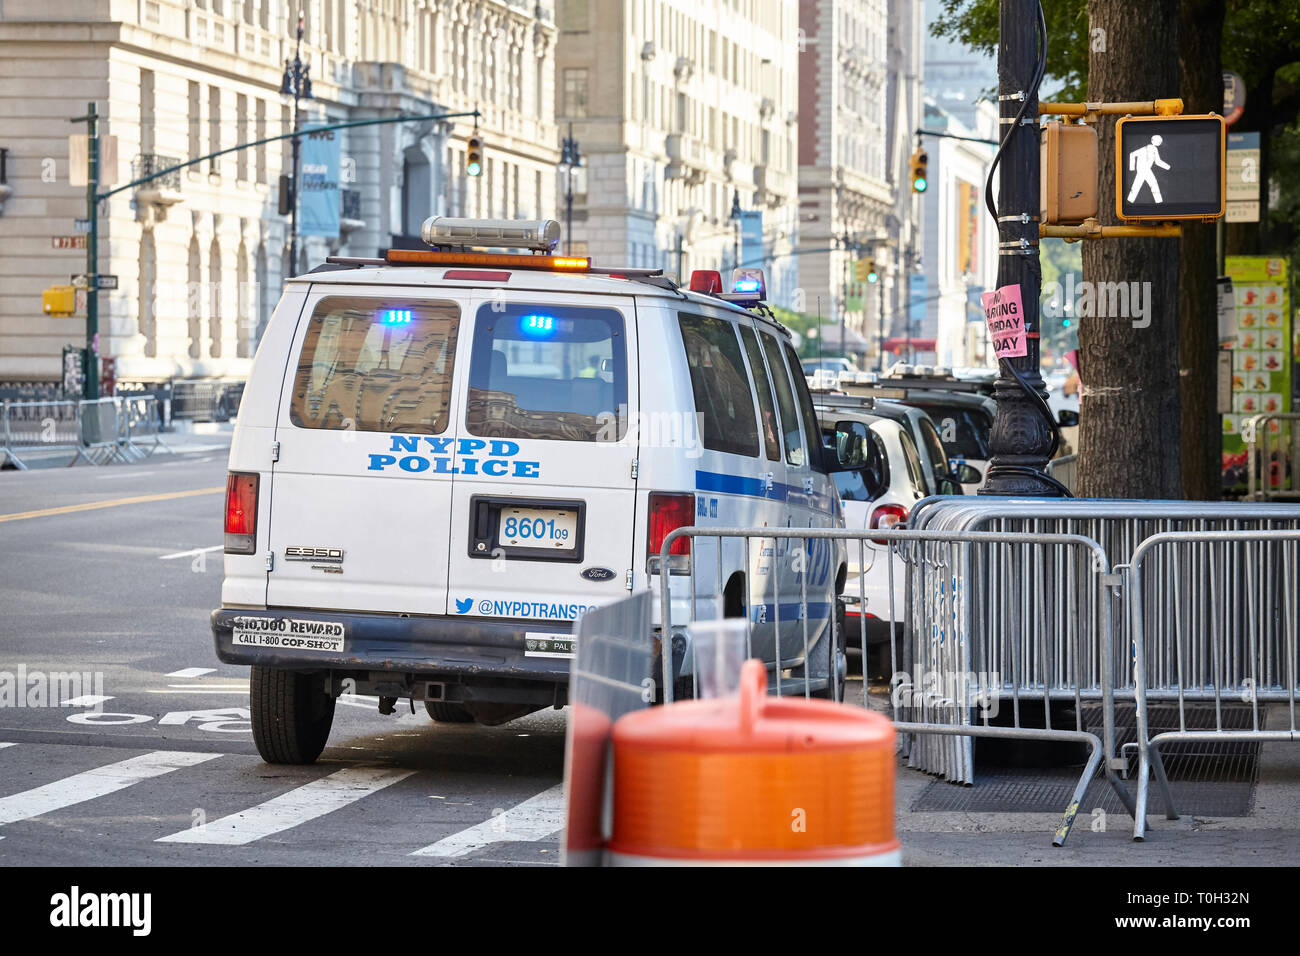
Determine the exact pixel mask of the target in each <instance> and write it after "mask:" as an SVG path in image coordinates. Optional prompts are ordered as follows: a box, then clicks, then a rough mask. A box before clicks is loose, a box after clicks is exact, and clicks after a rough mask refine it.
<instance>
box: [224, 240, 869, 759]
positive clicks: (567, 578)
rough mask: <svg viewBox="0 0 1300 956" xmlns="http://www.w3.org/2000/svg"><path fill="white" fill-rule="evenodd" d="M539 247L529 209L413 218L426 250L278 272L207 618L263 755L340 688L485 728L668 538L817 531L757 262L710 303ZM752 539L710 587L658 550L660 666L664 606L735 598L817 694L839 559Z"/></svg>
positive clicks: (784, 348)
mask: <svg viewBox="0 0 1300 956" xmlns="http://www.w3.org/2000/svg"><path fill="white" fill-rule="evenodd" d="M558 235H559V227H558V224H556V223H555V222H554V221H551V220H544V221H541V222H532V223H518V222H511V221H504V220H464V219H446V218H434V219H430V220H428V221H427V222H426V223H425V224H424V228H423V237H424V239H425V241H426V242H427V243H429V245H430V247H431V248H430V249H428V250H396V249H395V250H389V251H388V253H387V254H386V256H385V257H384V258H383V259H332V260H329V263H328V264H327V265H326V266H323V267H321V268H319V269H317V270H315V271H313V272H312V273H310V274H308V275H305V276H300V277H298V278H296V279H292V280H290V281H289V282H288V283H287V285H286V287H285V291H284V294H283V297H282V298H281V300H280V303H279V305H278V306H277V308H276V309H275V312H274V314H273V315H272V317H271V319H270V321H269V323H268V325H267V327H266V331H265V334H264V335H263V337H262V341H261V344H260V347H259V349H258V352H257V357H256V359H255V361H254V363H253V369H252V372H251V375H250V377H249V381H248V384H247V387H246V388H245V391H244V395H243V402H242V405H241V408H240V413H239V418H238V421H237V423H236V426H235V433H234V440H233V443H232V446H231V451H230V474H229V479H228V485H227V498H226V519H225V522H226V523H225V553H226V558H225V567H226V576H225V581H224V586H223V589H222V607H221V608H219V609H218V610H216V611H214V612H213V614H212V630H213V636H214V640H215V644H216V651H217V655H218V657H219V658H220V659H221V660H222V661H224V662H226V663H232V664H246V665H251V667H252V681H251V684H252V723H253V733H254V738H255V740H256V742H257V746H258V749H259V751H260V752H261V754H262V756H263V757H264V758H265V759H266V760H268V761H271V762H280V763H307V762H311V761H313V760H315V759H316V757H317V756H318V755H319V753H320V751H321V750H322V748H323V747H324V745H325V741H326V738H327V736H328V734H329V729H330V724H331V722H332V719H333V711H334V701H335V699H336V698H337V697H338V696H339V695H340V694H342V693H355V694H367V695H374V696H377V697H378V698H379V709H380V711H381V712H383V713H391V712H393V710H394V707H395V704H396V702H397V701H398V700H400V699H410V700H411V701H412V702H414V701H417V700H418V701H423V702H425V706H426V708H427V710H428V711H429V714H430V716H432V717H433V718H434V719H435V720H443V721H469V720H477V721H479V722H480V723H485V724H494V723H501V722H504V721H507V720H511V719H514V718H515V717H518V716H522V715H523V714H525V713H528V712H531V711H533V710H536V709H539V708H541V707H546V706H555V707H560V706H562V705H564V703H565V702H566V699H567V698H566V693H567V682H568V678H569V667H570V658H571V657H572V653H573V645H572V640H573V639H572V636H571V633H572V624H573V622H574V620H575V619H576V618H578V616H579V615H581V614H582V613H583V611H584V610H586V609H587V608H589V607H592V606H595V605H600V604H604V603H607V602H610V601H613V600H616V599H617V598H619V597H620V596H622V595H624V594H626V593H627V591H629V590H631V589H634V588H638V589H639V588H645V587H650V588H652V589H653V590H654V591H655V592H657V582H658V574H657V572H658V555H659V551H660V547H661V544H662V542H663V540H664V537H665V536H666V535H667V534H668V533H669V532H670V531H672V530H674V529H676V528H679V527H683V526H687V525H692V524H695V525H701V526H714V527H725V526H743V527H764V526H767V527H787V526H790V527H814V528H821V527H833V526H842V523H843V521H842V517H841V511H840V503H839V497H838V495H837V494H836V493H835V486H834V483H833V482H832V481H831V480H830V477H829V475H828V470H830V471H833V470H834V469H835V468H836V467H838V463H835V462H827V461H826V460H825V459H826V453H825V452H824V451H823V448H822V444H821V440H820V435H819V432H818V427H817V421H816V415H815V413H814V411H813V405H812V402H811V399H810V397H809V393H808V390H807V387H806V383H805V381H804V377H803V373H802V370H801V368H800V366H799V361H798V359H797V358H796V356H795V353H794V351H793V349H792V348H791V345H790V337H789V334H788V333H787V332H786V331H785V330H784V329H783V328H782V327H781V326H780V325H779V324H778V323H776V322H775V321H774V320H773V319H772V318H771V317H770V314H764V313H765V312H766V310H765V309H763V308H762V306H761V299H762V297H763V289H762V282H763V280H762V274H761V272H760V271H759V270H737V272H738V274H739V275H738V278H737V279H736V284H737V285H738V286H739V288H740V291H739V292H738V293H735V294H731V295H723V294H722V293H721V278H720V276H719V275H718V274H717V273H716V272H713V273H697V274H696V275H695V276H693V277H692V278H693V282H692V285H693V286H698V287H699V288H700V289H701V290H702V291H698V292H697V291H690V290H682V289H679V288H678V287H677V286H676V285H675V284H674V283H673V282H671V281H670V280H668V279H667V278H665V277H663V276H662V275H661V274H659V273H658V272H655V271H650V270H608V269H606V270H597V269H595V268H594V267H593V266H592V265H591V263H590V262H589V261H588V260H586V259H584V258H568V257H562V256H554V255H551V254H549V253H550V251H551V250H552V249H553V248H554V245H555V243H556V241H557V239H558ZM473 247H496V248H513V249H526V250H531V252H530V253H525V254H519V253H489V252H483V251H472V250H473ZM729 298H731V299H738V300H746V301H745V303H744V304H748V305H750V306H751V308H749V309H747V308H742V307H741V304H738V303H737V302H734V301H728V299H729ZM767 544H768V545H769V546H768V547H763V548H753V549H752V551H753V555H752V558H751V562H752V565H751V567H748V568H747V567H745V561H744V557H743V556H742V545H741V544H740V542H739V541H736V542H734V547H733V546H732V545H730V544H729V545H725V546H724V549H723V550H724V553H723V566H724V572H725V573H724V577H723V580H724V582H725V584H724V593H723V600H722V601H715V598H716V588H715V586H714V584H713V581H714V572H715V569H716V566H717V563H718V561H717V558H718V555H717V550H716V549H717V545H716V543H715V542H714V541H710V540H708V539H700V540H698V541H696V542H694V543H693V544H692V542H691V541H690V540H688V539H682V540H680V541H678V542H677V543H676V545H674V547H673V552H674V553H673V557H672V558H671V559H670V562H671V565H672V570H673V571H674V572H679V573H678V574H676V575H675V576H674V577H673V578H672V579H670V580H671V581H672V585H673V588H672V593H673V595H674V598H673V602H672V603H673V605H674V608H673V611H674V613H673V618H672V620H673V625H674V627H673V628H672V630H673V632H674V635H675V636H674V639H673V640H672V641H671V642H670V645H671V646H672V647H673V648H674V651H675V653H674V654H673V657H672V660H671V668H672V672H673V674H674V675H676V677H677V679H683V680H684V679H688V678H689V668H690V663H689V662H690V659H691V656H690V655H689V654H688V653H686V650H687V649H686V647H685V646H684V642H683V634H682V628H681V626H680V625H681V624H682V623H684V622H686V621H687V620H689V618H690V607H689V602H690V601H691V596H692V594H693V595H694V600H695V602H696V604H695V611H696V616H698V617H700V618H708V617H712V616H715V610H714V609H715V608H716V606H717V605H718V604H723V605H724V606H725V613H726V614H727V615H736V616H743V615H744V614H745V613H746V611H748V613H749V617H750V620H751V622H752V624H753V634H754V653H755V655H756V656H763V657H765V658H766V659H768V660H775V651H776V648H775V643H776V635H775V633H774V626H773V624H772V623H770V622H771V621H773V620H774V619H775V618H776V616H777V608H776V607H774V602H775V601H777V600H778V599H779V600H780V602H781V607H780V615H781V621H782V624H781V628H782V635H781V643H782V646H781V662H782V667H783V668H785V667H789V666H791V665H794V666H795V667H796V668H797V667H800V666H804V665H805V663H806V666H807V669H808V673H809V674H810V675H812V676H813V677H814V678H819V677H820V678H824V679H823V680H821V682H820V684H818V685H817V686H822V687H825V686H828V685H829V684H830V682H831V675H832V672H834V673H835V674H836V675H838V673H839V668H840V666H842V662H840V661H838V660H832V657H831V654H830V651H829V650H828V648H829V647H830V640H829V637H828V636H826V637H824V635H827V632H828V630H829V628H828V627H827V622H828V621H829V620H830V619H831V617H832V616H833V615H832V614H831V613H830V612H831V610H832V609H833V608H834V606H835V600H836V597H837V595H838V594H839V592H840V590H841V589H842V586H843V582H844V577H845V573H846V572H845V556H844V550H843V546H842V544H840V543H839V542H829V541H824V542H819V543H817V542H815V543H814V546H813V547H812V548H811V550H810V552H809V553H808V554H807V555H806V556H805V557H804V558H803V559H802V560H800V561H792V560H785V559H786V558H788V556H789V555H788V551H789V542H788V541H784V540H781V541H776V542H772V540H771V539H767ZM692 552H694V553H693V554H692ZM692 562H694V563H695V565H697V566H698V568H699V571H698V573H697V574H696V575H695V580H694V588H693V589H692V587H691V584H692V581H691V576H690V575H689V574H688V573H680V572H684V571H689V569H690V568H691V567H692V566H693V564H692ZM801 574H806V575H807V577H808V580H807V586H808V593H809V595H810V597H809V601H808V609H809V610H808V618H809V622H810V624H811V625H812V627H811V629H810V634H811V639H810V643H809V646H810V647H812V648H814V649H815V650H816V651H817V652H818V654H820V657H818V656H817V655H816V654H810V660H809V661H808V662H804V660H803V657H804V654H803V647H804V644H803V631H802V621H801V620H800V619H799V613H798V612H797V608H798V607H799V604H798V603H795V602H799V598H800V594H801V588H802V586H803V581H802V580H801V578H800V577H799V575H801ZM778 588H779V593H778V591H777V589H778ZM651 639H652V638H651V636H650V635H647V640H651ZM818 642H820V643H818ZM821 657H824V658H826V660H825V663H824V664H822V665H819V664H818V663H817V662H818V660H820V659H821ZM656 673H660V671H659V670H658V669H657V670H656ZM799 683H800V686H801V687H802V684H803V682H802V680H801V681H800V682H799Z"/></svg>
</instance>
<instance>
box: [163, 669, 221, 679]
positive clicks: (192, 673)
mask: <svg viewBox="0 0 1300 956" xmlns="http://www.w3.org/2000/svg"><path fill="white" fill-rule="evenodd" d="M215 672H216V668H215V667H182V668H181V669H180V670H178V671H172V672H171V673H170V674H166V675H164V676H165V677H202V676H203V675H204V674H212V673H215Z"/></svg>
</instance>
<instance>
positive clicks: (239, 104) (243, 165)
mask: <svg viewBox="0 0 1300 956" xmlns="http://www.w3.org/2000/svg"><path fill="white" fill-rule="evenodd" d="M235 135H236V136H237V137H239V141H240V142H245V143H246V142H248V97H247V96H245V95H244V94H243V93H239V94H237V95H236V96H235ZM235 176H236V178H238V179H239V180H240V181H241V182H247V181H248V150H246V149H241V150H240V151H239V152H237V153H235Z"/></svg>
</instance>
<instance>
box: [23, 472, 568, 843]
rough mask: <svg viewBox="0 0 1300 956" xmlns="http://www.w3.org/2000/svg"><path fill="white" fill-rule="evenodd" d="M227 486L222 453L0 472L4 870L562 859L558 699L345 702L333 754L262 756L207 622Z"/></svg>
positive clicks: (238, 682)
mask: <svg viewBox="0 0 1300 956" xmlns="http://www.w3.org/2000/svg"><path fill="white" fill-rule="evenodd" d="M224 482H225V455H224V454H206V455H197V456H188V457H187V456H177V457H173V456H167V455H159V456H158V457H157V458H154V459H151V460H149V461H147V462H144V463H141V464H138V465H133V466H121V467H104V468H89V467H76V468H59V469H44V470H40V471H31V472H27V473H22V474H15V473H12V472H7V473H5V474H3V475H0V609H2V610H0V866H2V865H17V864H29V865H32V864H35V865H41V864H50V865H74V866H75V865H99V864H104V863H115V864H119V865H131V864H142V863H150V864H159V863H166V864H194V865H204V866H222V865H232V864H280V865H321V864H327V865H338V864H345V865H347V864H352V865H381V864H382V865H393V864H398V863H405V864H414V865H428V864H438V863H444V864H483V863H490V864H502V863H510V864H537V865H547V864H550V865H556V864H558V862H559V830H560V827H561V825H562V818H561V808H562V804H561V801H560V797H559V789H558V787H559V783H560V779H561V776H562V768H563V750H564V720H563V715H562V714H561V713H558V712H556V711H548V712H544V713H540V714H535V715H533V716H531V717H528V718H525V719H522V720H518V721H514V722H512V723H510V724H508V725H506V726H504V727H498V728H483V727H477V726H474V725H470V726H468V727H467V726H456V725H437V724H434V723H433V722H432V721H431V720H430V719H429V718H428V717H427V715H426V714H425V713H424V710H423V708H422V707H418V705H417V711H416V713H415V714H411V713H410V712H409V710H408V711H402V710H399V713H398V714H397V715H393V716H389V717H385V716H382V715H380V714H379V713H378V711H377V708H376V703H375V701H374V699H373V698H345V699H343V700H342V701H340V705H339V706H338V708H337V711H336V716H335V720H334V729H333V733H332V734H331V737H330V746H329V747H328V748H327V749H326V751H325V753H324V754H323V755H322V757H321V759H320V761H319V762H318V763H317V764H316V765H314V766H311V767H282V766H272V765H268V764H265V763H263V762H262V760H261V758H260V757H259V756H258V755H257V752H256V749H255V748H254V746H253V742H252V734H251V731H250V730H249V725H248V721H247V716H248V672H247V669H245V668H238V667H232V666H228V665H225V664H221V663H220V662H218V661H217V659H216V657H215V655H214V653H213V649H212V639H211V633H210V631H209V629H208V614H209V612H210V611H211V609H212V608H214V607H216V606H218V605H219V603H220V594H221V577H222V554H221V547H220V542H221V507H222V493H221V492H222V490H223V488H224ZM130 499H139V500H130ZM92 506H93V507H92ZM18 515H23V516H22V517H15V516H18ZM20 669H21V670H20ZM72 673H75V674H82V675H85V677H84V678H83V679H82V680H80V681H79V682H77V684H76V685H69V686H68V687H65V688H62V693H63V694H65V695H66V694H67V692H68V691H69V690H75V691H79V693H77V694H76V695H75V696H74V698H73V700H74V702H73V703H71V704H68V703H67V702H66V701H62V702H60V704H59V705H58V706H50V703H51V702H50V700H49V699H48V697H52V696H54V694H53V692H52V691H51V692H50V693H49V694H48V696H47V699H45V700H40V699H38V698H36V697H34V696H33V694H35V693H36V689H37V688H40V687H49V686H51V684H50V679H49V677H50V675H56V674H72ZM24 675H25V680H20V677H23V676H24ZM6 680H7V681H8V683H9V694H8V699H5V696H4V689H5V688H4V682H5V681H6ZM55 680H57V678H56V679H55ZM18 688H22V689H23V690H24V691H25V694H18V693H15V690H16V689H18ZM99 698H102V699H99Z"/></svg>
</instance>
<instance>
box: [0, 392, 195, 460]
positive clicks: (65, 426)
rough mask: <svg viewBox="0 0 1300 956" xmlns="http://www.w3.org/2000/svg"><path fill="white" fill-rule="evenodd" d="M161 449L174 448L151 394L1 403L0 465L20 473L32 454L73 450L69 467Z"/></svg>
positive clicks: (136, 456) (139, 456)
mask: <svg viewBox="0 0 1300 956" xmlns="http://www.w3.org/2000/svg"><path fill="white" fill-rule="evenodd" d="M138 440H139V441H138ZM140 442H143V443H144V444H141V443H140ZM159 447H162V448H164V449H166V450H167V451H171V450H172V449H171V448H170V447H169V446H168V445H167V444H166V442H164V441H163V439H162V435H161V419H160V417H159V413H158V403H157V399H156V398H154V397H153V396H130V397H121V398H100V399H96V400H94V401H85V400H82V401H74V400H66V401H48V402H42V401H35V402H14V401H5V402H3V403H0V465H3V464H6V463H12V464H13V466H14V467H15V468H17V469H19V470H21V471H26V470H27V468H28V464H27V460H25V459H30V458H31V457H32V455H33V453H44V452H48V451H64V452H72V455H73V457H72V460H71V461H69V462H68V465H69V466H71V465H75V464H76V463H77V462H78V461H82V460H84V461H86V462H89V463H90V464H92V465H102V464H107V463H108V462H110V461H121V462H132V461H139V460H140V459H142V458H145V457H147V456H148V455H151V454H152V453H153V452H154V451H156V450H157V449H158V448H159Z"/></svg>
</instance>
